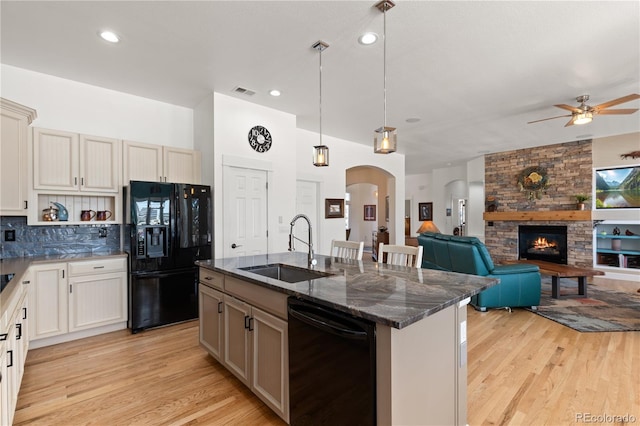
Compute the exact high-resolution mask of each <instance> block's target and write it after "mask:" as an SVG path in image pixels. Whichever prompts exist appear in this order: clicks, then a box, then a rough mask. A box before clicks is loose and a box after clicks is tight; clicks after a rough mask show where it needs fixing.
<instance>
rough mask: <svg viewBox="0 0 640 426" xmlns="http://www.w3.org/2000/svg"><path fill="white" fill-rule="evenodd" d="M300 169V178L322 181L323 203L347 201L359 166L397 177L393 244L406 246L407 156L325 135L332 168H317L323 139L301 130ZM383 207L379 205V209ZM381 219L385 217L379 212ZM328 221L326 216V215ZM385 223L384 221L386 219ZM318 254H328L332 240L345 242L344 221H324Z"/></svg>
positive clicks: (391, 188)
mask: <svg viewBox="0 0 640 426" xmlns="http://www.w3.org/2000/svg"><path fill="white" fill-rule="evenodd" d="M296 134H297V141H296V149H297V156H296V167H297V170H298V175H299V176H315V177H317V178H318V179H321V180H322V183H323V184H322V187H321V192H322V193H321V200H322V202H323V203H324V199H325V198H344V194H345V190H346V170H347V169H350V168H352V167H356V166H370V167H377V168H379V169H382V170H384V171H386V172H387V173H389V174H390V175H392V176H393V178H390V179H389V182H390V183H389V184H387V187H388V188H387V192H388V193H389V206H390V213H389V223H388V224H387V225H386V226H388V228H389V238H390V240H389V243H390V244H404V199H405V190H404V188H405V176H404V155H401V154H398V153H393V154H389V155H381V154H375V153H374V152H373V144H368V145H363V144H360V143H355V142H351V141H347V140H344V139H338V138H334V137H331V136H327V135H322V142H323V143H324V144H325V145H327V146H328V147H329V152H330V154H329V160H330V163H329V167H315V166H314V165H313V163H312V161H311V160H312V150H313V146H314V145H317V144H318V142H319V135H318V134H317V133H315V132H309V131H306V130H302V129H297V131H296ZM381 205H383V203H380V202H379V203H378V206H381ZM376 214H377V215H380V214H384V210H383V211H382V212H380V209H379V208H378V209H377V211H376ZM322 216H323V217H324V214H323V215H322ZM383 222H384V218H383ZM321 228H322V229H321V232H319V233H318V235H319V236H320V238H319V240H320V241H319V243H320V246H319V248H318V253H321V254H328V253H329V248H330V246H331V240H332V239H341V240H342V239H344V237H345V232H344V220H343V219H323V220H322V222H321Z"/></svg>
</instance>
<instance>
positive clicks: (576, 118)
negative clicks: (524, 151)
mask: <svg viewBox="0 0 640 426" xmlns="http://www.w3.org/2000/svg"><path fill="white" fill-rule="evenodd" d="M638 98H640V95H638V94H636V93H634V94H631V95H627V96H623V97H621V98H618V99H614V100H612V101H609V102H605V103H602V104H600V105H596V106H590V105H587V103H586V102H587V101H588V100H589V95H582V96H578V97H577V98H576V101H578V102H580V105H578V106H577V107H573V106H571V105H567V104H559V105H554V106H555V107H558V108H562V109H566V110H569V111H571V114H567V115H559V116H557V117H550V118H543V119H542V120H535V121H529V122H528V123H527V124H531V123H538V122H540V121H546V120H553V119H556V118H562V117H571V120H569V122H568V123H567V124H565V125H564V127H567V126H573V125H574V124H586V123H590V122H591V120H593V116H594V115H596V114H602V115H615V114H633V113H634V112H636V111H638V108H626V109H607V108H609V107H612V106H614V105H619V104H623V103H625V102H629V101H633V100H634V99H638Z"/></svg>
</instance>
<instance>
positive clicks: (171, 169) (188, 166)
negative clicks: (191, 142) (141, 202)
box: [163, 146, 201, 183]
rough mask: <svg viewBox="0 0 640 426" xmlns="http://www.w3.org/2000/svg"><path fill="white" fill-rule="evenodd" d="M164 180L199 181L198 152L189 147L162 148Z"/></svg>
mask: <svg viewBox="0 0 640 426" xmlns="http://www.w3.org/2000/svg"><path fill="white" fill-rule="evenodd" d="M163 153H164V154H163V169H164V181H165V182H174V183H200V182H201V170H200V168H201V166H200V152H199V151H193V150H190V149H181V148H171V147H167V146H165V147H164V148H163Z"/></svg>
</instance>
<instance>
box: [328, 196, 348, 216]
mask: <svg viewBox="0 0 640 426" xmlns="http://www.w3.org/2000/svg"><path fill="white" fill-rule="evenodd" d="M324 217H325V218H326V219H331V218H340V217H344V198H325V200H324Z"/></svg>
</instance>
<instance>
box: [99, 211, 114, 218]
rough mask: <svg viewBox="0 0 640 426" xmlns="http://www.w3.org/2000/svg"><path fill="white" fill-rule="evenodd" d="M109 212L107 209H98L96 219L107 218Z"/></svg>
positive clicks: (109, 214)
mask: <svg viewBox="0 0 640 426" xmlns="http://www.w3.org/2000/svg"><path fill="white" fill-rule="evenodd" d="M111 214H112V213H111V211H109V210H98V211H97V212H96V220H107V219H109V218H110V217H111Z"/></svg>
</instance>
